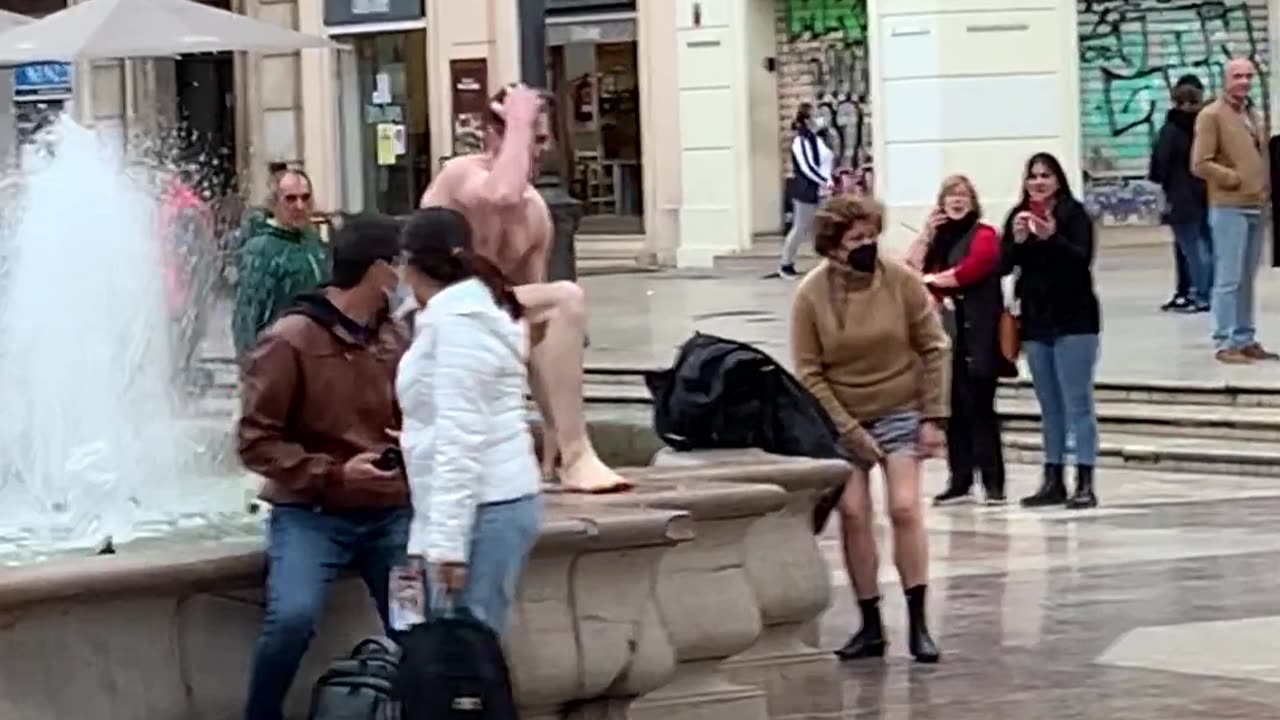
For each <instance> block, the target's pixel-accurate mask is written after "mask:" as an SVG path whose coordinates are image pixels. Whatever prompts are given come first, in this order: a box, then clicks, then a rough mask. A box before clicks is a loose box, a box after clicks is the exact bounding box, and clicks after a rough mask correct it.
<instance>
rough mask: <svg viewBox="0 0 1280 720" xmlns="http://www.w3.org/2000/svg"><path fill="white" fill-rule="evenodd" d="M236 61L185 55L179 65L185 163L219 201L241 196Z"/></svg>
mask: <svg viewBox="0 0 1280 720" xmlns="http://www.w3.org/2000/svg"><path fill="white" fill-rule="evenodd" d="M234 67H235V61H234V58H233V55H232V54H231V53H216V54H207V55H184V56H181V57H179V58H178V60H177V63H176V64H175V68H174V71H175V76H176V77H175V80H176V82H175V84H176V85H177V93H178V98H177V101H178V122H179V123H180V127H181V128H182V129H183V133H182V135H183V138H182V144H183V147H182V148H181V150H180V151H179V153H180V154H179V157H178V159H179V161H180V162H181V163H182V164H184V165H192V166H195V167H199V168H200V169H201V171H202V172H203V178H202V179H203V183H204V187H203V188H202V189H203V190H207V191H208V192H210V193H211V194H212V195H213V196H214V197H227V196H229V195H232V194H234V193H235V192H236V191H237V189H238V188H237V183H236V118H235V70H234Z"/></svg>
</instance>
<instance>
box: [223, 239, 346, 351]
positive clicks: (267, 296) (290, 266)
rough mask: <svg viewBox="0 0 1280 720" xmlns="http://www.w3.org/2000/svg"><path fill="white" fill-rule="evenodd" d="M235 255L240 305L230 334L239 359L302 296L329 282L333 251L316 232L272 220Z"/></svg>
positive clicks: (237, 303)
mask: <svg viewBox="0 0 1280 720" xmlns="http://www.w3.org/2000/svg"><path fill="white" fill-rule="evenodd" d="M254 230H255V232H254V234H253V236H252V237H249V238H247V239H246V240H245V241H244V244H243V245H241V246H240V250H239V252H237V253H236V270H237V272H236V302H235V311H234V314H233V315H232V318H231V333H232V337H233V338H234V340H235V345H236V356H237V357H240V358H243V357H244V356H245V355H246V354H247V353H248V352H249V351H250V350H252V349H253V347H254V345H256V344H257V340H258V333H260V332H262V331H263V330H264V329H265V328H266V327H267V326H268V325H270V324H271V323H273V322H275V320H276V318H277V317H279V316H280V314H281V313H283V312H284V311H285V310H286V309H288V307H289V306H290V305H292V304H293V301H294V298H296V297H297V296H299V295H302V294H305V293H309V292H314V291H315V290H316V288H318V287H320V285H321V284H322V283H324V282H326V281H328V279H329V251H328V248H326V247H325V245H324V243H323V242H322V241H321V240H320V236H319V234H318V233H316V232H315V231H313V230H310V229H308V230H294V229H291V228H285V227H280V226H279V225H276V224H275V223H272V222H262V223H259V224H256V227H255V228H254Z"/></svg>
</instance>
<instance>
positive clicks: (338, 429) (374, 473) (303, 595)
mask: <svg viewBox="0 0 1280 720" xmlns="http://www.w3.org/2000/svg"><path fill="white" fill-rule="evenodd" d="M333 254H334V263H333V282H332V283H331V284H330V285H329V286H328V287H326V288H324V290H323V291H322V292H319V293H314V294H310V295H306V296H303V297H301V298H299V299H298V302H297V303H296V304H295V305H293V306H292V307H291V308H290V309H289V310H288V311H287V312H286V313H285V314H284V315H283V317H281V318H280V319H279V320H278V321H276V322H275V323H273V324H272V325H271V327H270V328H268V329H267V330H266V332H264V333H262V339H261V342H259V343H258V344H257V345H256V347H255V348H254V349H253V352H252V354H251V356H250V358H249V362H248V366H247V368H246V370H245V373H244V390H243V392H242V396H241V402H242V403H243V412H242V413H241V419H240V425H239V450H240V460H241V461H242V462H243V463H244V466H245V468H246V469H248V470H249V471H251V472H254V473H256V474H258V475H261V476H262V477H263V478H265V480H266V482H265V483H264V484H263V489H262V498H263V499H264V500H266V501H268V502H270V503H271V504H272V509H271V520H270V525H269V527H268V530H267V592H266V604H267V608H266V610H267V612H266V618H265V619H264V620H263V624H262V633H261V635H260V636H259V637H258V642H257V644H256V646H255V649H254V654H253V669H252V671H251V673H250V681H249V698H248V701H247V707H246V709H245V713H244V720H281V718H282V717H283V713H282V710H281V705H282V703H283V701H284V698H285V696H286V695H287V694H288V691H289V686H290V685H291V684H292V683H293V678H294V675H295V674H296V673H297V671H298V665H299V663H300V662H301V660H302V656H303V655H304V654H305V653H306V650H307V646H308V645H309V644H310V643H311V637H312V634H313V633H314V631H315V625H316V622H317V621H318V620H319V618H320V614H321V612H323V610H324V606H325V597H326V595H327V594H328V588H329V584H330V583H332V582H333V581H334V580H335V579H337V577H338V574H339V573H340V572H341V571H342V570H344V569H345V568H348V567H352V566H353V567H354V569H356V570H357V571H358V572H359V573H360V577H361V578H362V579H363V580H364V582H365V585H366V586H367V587H368V590H369V594H370V596H371V597H372V598H373V600H374V605H375V606H376V607H377V610H378V613H379V615H380V616H381V618H382V622H383V625H384V626H388V631H390V630H389V622H388V617H387V593H388V589H389V585H390V582H389V579H390V576H391V571H392V568H394V567H399V566H402V565H403V564H404V562H405V547H406V545H407V543H408V538H409V522H410V518H411V515H412V513H411V512H410V508H409V488H408V485H407V484H406V482H405V477H404V472H403V470H402V468H400V467H399V466H398V465H396V464H393V465H387V464H385V463H384V462H383V461H382V458H384V457H385V456H386V453H387V451H388V450H389V449H391V448H394V447H395V445H396V440H395V437H394V436H395V435H396V433H397V432H398V431H399V429H400V412H399V409H398V408H397V407H396V398H395V388H394V383H395V376H396V365H397V363H399V362H400V356H401V354H402V353H403V352H404V349H405V346H406V345H407V340H408V338H406V337H405V334H404V332H403V330H402V328H401V327H400V326H399V325H398V324H397V323H396V322H395V321H394V320H392V319H391V317H390V312H389V308H388V305H387V298H388V295H389V294H390V293H391V292H392V291H393V290H394V289H395V287H396V285H397V284H398V283H399V276H398V274H397V272H396V268H395V263H396V260H397V258H398V257H399V255H400V225H399V223H397V222H396V221H395V220H393V219H392V218H386V217H363V218H357V219H354V220H352V221H351V222H349V223H348V224H347V225H345V226H344V227H343V228H342V229H340V230H339V231H338V232H337V234H336V235H335V237H334V251H333Z"/></svg>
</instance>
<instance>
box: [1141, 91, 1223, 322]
mask: <svg viewBox="0 0 1280 720" xmlns="http://www.w3.org/2000/svg"><path fill="white" fill-rule="evenodd" d="M1203 104H1204V86H1203V85H1202V84H1201V82H1200V78H1198V77H1196V76H1195V75H1185V76H1183V77H1182V78H1181V79H1179V80H1178V83H1177V85H1175V86H1174V88H1173V105H1174V106H1173V108H1171V109H1170V110H1169V113H1168V114H1167V115H1166V116H1165V122H1164V126H1163V127H1161V128H1160V135H1159V137H1158V138H1157V139H1156V144H1155V148H1154V149H1153V150H1152V152H1151V168H1150V172H1149V177H1150V178H1151V180H1152V181H1153V182H1156V183H1159V185H1160V187H1161V188H1162V189H1163V190H1164V197H1165V212H1164V217H1163V218H1162V219H1163V221H1164V222H1165V224H1167V225H1169V227H1170V228H1172V230H1173V247H1174V260H1175V262H1176V263H1177V272H1178V284H1177V289H1176V290H1175V291H1174V295H1173V299H1172V300H1170V301H1169V302H1167V303H1165V304H1164V306H1163V307H1162V308H1161V309H1162V310H1166V311H1175V312H1193V313H1201V312H1208V311H1209V291H1210V289H1212V287H1213V249H1212V236H1211V235H1210V232H1209V220H1208V216H1209V213H1208V208H1207V206H1206V202H1205V187H1204V181H1203V180H1201V179H1200V178H1198V177H1196V176H1194V175H1192V174H1191V141H1192V139H1193V138H1194V137H1195V123H1196V115H1197V114H1199V112H1200V108H1201V106H1202V105H1203Z"/></svg>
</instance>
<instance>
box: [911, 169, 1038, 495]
mask: <svg viewBox="0 0 1280 720" xmlns="http://www.w3.org/2000/svg"><path fill="white" fill-rule="evenodd" d="M908 263H909V264H910V265H912V266H913V267H915V268H916V269H917V270H919V271H920V272H922V273H924V274H925V275H924V281H925V284H926V285H927V286H928V287H929V289H930V291H932V292H933V294H934V296H935V298H936V299H937V306H938V310H939V312H940V313H941V315H942V318H943V323H942V324H943V327H944V328H946V329H947V334H948V335H950V337H951V421H950V422H949V423H948V424H947V465H948V467H949V469H950V478H949V480H948V481H947V488H946V490H944V491H943V492H942V493H941V494H939V495H938V496H936V497H935V498H934V499H933V500H934V504H935V505H947V504H952V503H957V502H967V501H971V500H972V498H973V496H972V495H971V492H970V491H971V489H972V487H973V477H974V472H975V471H976V472H978V473H980V474H981V476H982V487H983V490H984V491H985V496H986V501H987V504H988V505H1002V504H1004V502H1005V468H1004V451H1003V449H1002V447H1001V441H1000V417H999V416H998V415H997V414H996V385H997V383H998V380H999V378H1000V377H1015V376H1017V374H1018V371H1017V368H1016V367H1014V365H1013V363H1012V362H1010V361H1009V360H1008V359H1006V358H1005V356H1004V354H1003V353H1002V352H1001V350H1000V329H999V328H1000V316H1001V314H1002V313H1003V312H1004V293H1003V291H1002V290H1001V287H1000V277H1001V273H1000V236H999V235H998V234H997V233H996V229H995V228H993V227H991V226H990V225H987V224H986V223H983V222H982V206H981V205H980V204H979V203H978V192H977V190H976V189H975V188H974V187H973V183H972V182H970V181H969V178H967V177H965V176H964V175H952V176H950V177H948V178H947V179H945V180H943V181H942V188H941V189H940V190H939V191H938V202H937V206H936V207H935V208H934V209H933V211H932V212H931V213H930V214H929V218H928V220H927V221H926V222H925V226H924V229H923V230H922V231H921V233H920V236H919V237H918V238H917V239H916V241H915V243H913V244H912V247H911V251H910V254H909V256H908Z"/></svg>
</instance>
